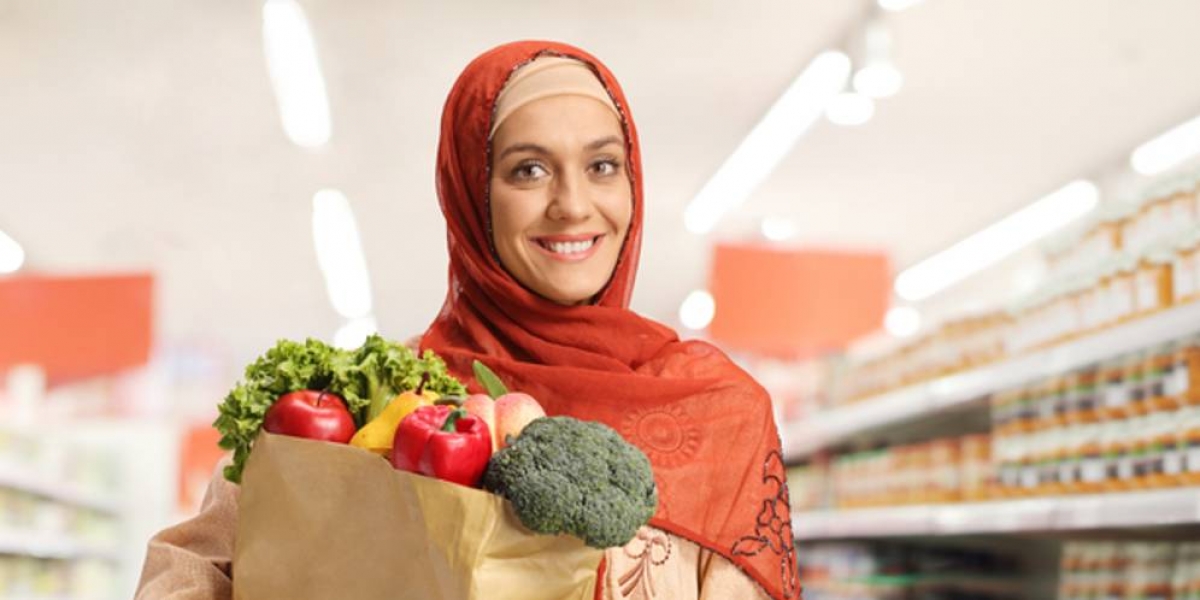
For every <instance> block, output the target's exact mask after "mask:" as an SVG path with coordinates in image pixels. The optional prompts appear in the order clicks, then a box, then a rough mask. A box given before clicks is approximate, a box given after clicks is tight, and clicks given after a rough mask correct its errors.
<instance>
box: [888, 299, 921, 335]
mask: <svg viewBox="0 0 1200 600" xmlns="http://www.w3.org/2000/svg"><path fill="white" fill-rule="evenodd" d="M883 326H884V328H885V329H887V332H888V333H890V334H892V335H893V336H895V337H898V338H904V337H909V336H911V335H913V334H914V333H916V332H917V331H918V330H919V329H921V313H919V312H917V309H915V308H913V307H911V306H896V307H893V308H892V309H891V310H889V311H887V316H885V317H884V318H883Z"/></svg>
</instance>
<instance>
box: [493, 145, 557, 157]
mask: <svg viewBox="0 0 1200 600" xmlns="http://www.w3.org/2000/svg"><path fill="white" fill-rule="evenodd" d="M514 152H533V153H535V154H550V151H549V150H547V149H545V148H544V147H542V146H539V145H537V144H530V143H519V144H513V145H511V146H509V147H507V148H505V149H504V152H501V153H500V158H501V159H503V158H504V157H506V156H508V155H509V154H512V153H514Z"/></svg>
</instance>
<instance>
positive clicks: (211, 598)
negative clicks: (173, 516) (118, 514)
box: [135, 465, 238, 600]
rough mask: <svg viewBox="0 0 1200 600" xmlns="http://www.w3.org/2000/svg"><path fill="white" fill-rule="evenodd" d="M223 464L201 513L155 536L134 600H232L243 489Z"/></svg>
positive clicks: (213, 480)
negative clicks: (239, 498) (240, 490)
mask: <svg viewBox="0 0 1200 600" xmlns="http://www.w3.org/2000/svg"><path fill="white" fill-rule="evenodd" d="M222 468H223V465H222V466H218V467H217V473H216V475H214V476H213V479H212V482H211V483H209V485H208V492H207V493H206V494H205V495H204V502H203V504H202V505H201V507H200V513H199V514H198V515H196V516H195V517H193V518H191V519H189V520H187V521H184V522H183V523H180V524H178V525H175V526H174V527H169V528H167V529H164V530H162V531H161V532H159V533H158V535H155V536H154V537H153V538H151V539H150V543H149V546H148V548H147V550H146V563H145V564H144V565H143V567H142V580H141V583H139V584H138V591H137V595H136V596H135V600H229V599H230V598H233V581H232V578H231V577H232V575H231V569H232V564H233V540H234V537H235V535H236V532H237V494H238V487H237V486H236V485H234V484H232V483H230V482H228V481H226V480H225V477H224V476H222V474H221V469H222Z"/></svg>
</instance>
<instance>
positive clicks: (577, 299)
mask: <svg viewBox="0 0 1200 600" xmlns="http://www.w3.org/2000/svg"><path fill="white" fill-rule="evenodd" d="M593 288H594V286H562V287H553V288H543V289H541V290H534V291H536V292H537V293H538V294H539V295H540V296H542V297H543V298H545V299H547V300H550V301H551V302H554V303H555V304H561V305H563V306H576V305H579V304H587V303H588V302H590V301H591V300H592V297H594V296H595V295H596V294H597V293H599V292H600V290H599V289H593Z"/></svg>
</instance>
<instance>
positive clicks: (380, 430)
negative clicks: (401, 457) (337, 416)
mask: <svg viewBox="0 0 1200 600" xmlns="http://www.w3.org/2000/svg"><path fill="white" fill-rule="evenodd" d="M438 398H439V396H438V394H437V392H434V391H432V390H425V391H423V392H421V394H420V395H418V394H417V393H416V392H415V391H409V392H404V393H403V394H400V395H398V396H396V397H395V398H392V401H391V402H390V403H388V405H387V408H384V409H383V412H382V413H379V416H378V417H375V418H374V419H373V420H372V421H371V422H370V423H367V424H366V425H363V427H362V429H359V430H358V432H357V433H355V434H354V437H352V438H350V445H351V446H357V447H359V448H362V449H364V450H370V451H371V452H374V453H376V454H379V455H381V456H386V455H387V453H388V452H390V451H391V450H392V440H393V439H394V438H395V437H396V428H397V427H399V426H400V421H403V420H404V417H407V416H408V415H409V413H411V412H412V411H414V410H417V409H418V408H420V407H422V406H432V405H433V403H434V401H435V400H437V399H438Z"/></svg>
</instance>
